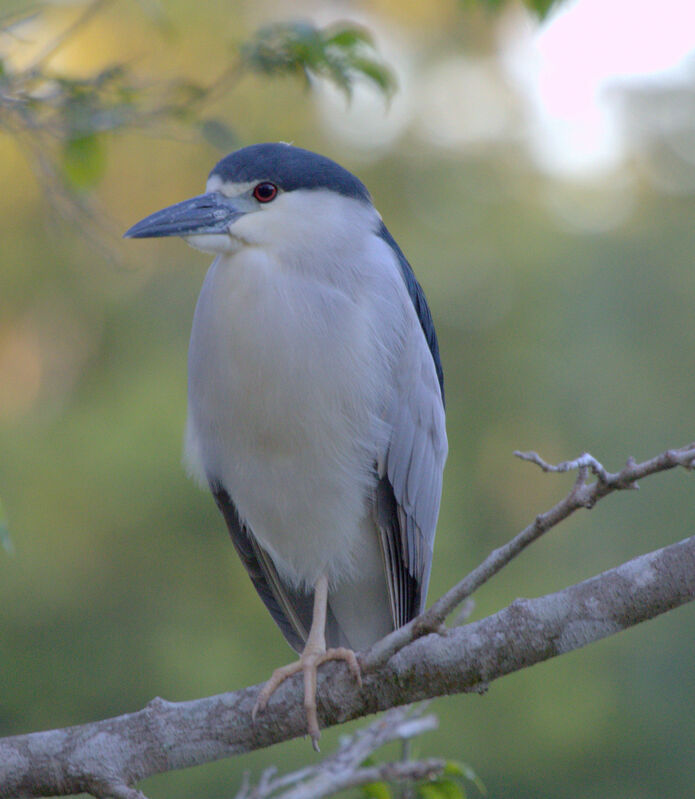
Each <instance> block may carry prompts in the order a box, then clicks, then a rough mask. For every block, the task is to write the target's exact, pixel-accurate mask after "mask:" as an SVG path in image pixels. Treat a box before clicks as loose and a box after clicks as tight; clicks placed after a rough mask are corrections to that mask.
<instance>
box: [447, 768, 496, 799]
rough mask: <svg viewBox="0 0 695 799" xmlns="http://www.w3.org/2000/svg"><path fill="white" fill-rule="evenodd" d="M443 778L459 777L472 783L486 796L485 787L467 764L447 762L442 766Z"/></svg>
mask: <svg viewBox="0 0 695 799" xmlns="http://www.w3.org/2000/svg"><path fill="white" fill-rule="evenodd" d="M444 776H445V777H461V778H462V779H466V780H468V781H469V782H472V783H473V784H474V785H475V787H476V788H477V789H478V790H479V791H480V793H482V794H483V795H486V794H487V788H486V787H485V785H484V783H483V781H482V780H481V779H480V777H479V776H478V775H477V774H476V773H475V771H473V769H472V768H471V767H470V766H469V765H468V763H461V762H460V761H458V760H448V761H447V763H446V765H445V766H444Z"/></svg>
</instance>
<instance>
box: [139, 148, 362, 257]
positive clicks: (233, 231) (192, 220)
mask: <svg viewBox="0 0 695 799" xmlns="http://www.w3.org/2000/svg"><path fill="white" fill-rule="evenodd" d="M375 219H378V215H377V213H376V211H375V210H374V207H373V205H372V202H371V198H370V196H369V192H368V191H367V189H366V188H365V186H364V184H363V183H362V182H361V181H360V180H358V179H357V178H356V177H355V176H354V175H352V174H351V173H350V172H348V171H347V170H346V169H343V167H341V166H340V165H339V164H336V163H335V162H334V161H331V160H330V159H329V158H325V157H324V156H321V155H317V154H316V153H312V152H310V151H308V150H303V149H301V148H299V147H293V146H291V145H289V144H282V143H271V144H254V145H251V146H249V147H244V148H243V149H241V150H237V151H236V152H233V153H231V154H230V155H228V156H226V157H225V158H223V159H222V160H221V161H220V162H219V163H218V164H217V165H216V166H215V167H214V169H213V170H212V172H211V173H210V176H209V178H208V182H207V187H206V192H205V194H200V195H198V196H197V197H192V198H191V199H189V200H184V201H183V202H180V203H177V204H176V205H171V206H169V207H168V208H164V209H163V210H161V211H157V212H155V213H154V214H151V215H150V216H148V217H146V218H145V219H143V220H141V221H140V222H138V223H137V224H135V225H133V227H131V228H130V230H128V231H127V232H126V233H125V236H126V238H155V237H162V236H180V237H181V238H184V239H185V240H186V241H187V242H188V243H189V244H190V245H191V246H193V247H195V248H196V249H199V250H203V251H204V252H211V253H215V254H232V253H234V252H236V251H237V250H239V249H240V248H242V247H244V246H249V245H250V246H260V247H263V246H267V247H274V246H283V247H287V246H288V245H291V244H294V245H295V247H297V248H298V249H301V248H302V242H305V241H307V240H308V239H311V240H312V241H314V242H316V234H317V231H321V232H323V233H324V234H325V235H326V236H330V237H332V238H333V239H335V237H336V236H343V237H348V236H349V235H351V232H352V234H354V230H355V228H356V226H359V225H360V224H361V223H362V222H365V221H366V222H367V223H368V225H369V227H370V228H371V227H373V224H372V223H373V220H375Z"/></svg>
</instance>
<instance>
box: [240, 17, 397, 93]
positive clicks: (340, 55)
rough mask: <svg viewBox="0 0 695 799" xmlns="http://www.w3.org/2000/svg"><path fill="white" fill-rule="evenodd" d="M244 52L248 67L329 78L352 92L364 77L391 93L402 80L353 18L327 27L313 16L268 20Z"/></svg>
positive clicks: (272, 72)
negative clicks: (310, 18) (306, 19)
mask: <svg viewBox="0 0 695 799" xmlns="http://www.w3.org/2000/svg"><path fill="white" fill-rule="evenodd" d="M241 57H242V63H243V64H244V65H245V66H246V67H247V68H249V69H252V70H255V71H257V72H262V73H264V74H282V73H285V74H297V75H304V77H305V78H306V79H307V81H308V80H309V79H310V78H311V77H312V76H316V77H321V78H324V79H326V80H329V81H331V82H332V83H334V84H335V85H336V86H338V88H340V89H342V90H343V91H344V92H345V93H346V94H347V95H348V96H349V95H350V93H351V90H352V86H353V84H354V82H355V80H356V79H360V78H366V79H367V80H369V81H371V82H372V83H373V84H374V85H375V86H376V87H377V88H379V89H380V90H381V91H382V92H383V93H385V94H391V93H392V92H393V90H394V89H395V86H396V81H395V78H394V76H393V73H392V71H391V70H390V69H389V68H388V67H387V66H386V65H385V64H384V63H382V62H381V61H380V60H379V59H378V58H377V57H376V54H375V51H374V45H373V43H372V39H371V36H370V34H369V32H368V31H366V30H365V29H364V28H361V27H359V26H356V25H352V24H350V23H341V24H340V25H333V26H331V27H330V28H325V29H321V28H317V27H316V26H314V25H313V24H311V23H310V22H286V23H276V24H274V25H268V26H265V27H263V28H261V29H260V30H259V31H258V32H257V33H256V35H255V37H254V38H253V39H251V41H249V42H248V43H247V44H246V45H245V46H244V47H243V48H242V51H241Z"/></svg>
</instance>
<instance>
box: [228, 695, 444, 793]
mask: <svg viewBox="0 0 695 799" xmlns="http://www.w3.org/2000/svg"><path fill="white" fill-rule="evenodd" d="M424 710H425V706H424V705H423V706H420V707H419V708H410V707H405V708H394V709H392V710H389V711H388V712H387V713H385V714H384V715H383V716H381V718H379V719H377V721H374V722H372V724H370V725H369V726H368V727H366V728H365V729H362V730H358V731H357V732H356V733H355V734H354V735H351V736H350V737H347V736H346V737H345V738H344V739H343V741H342V742H341V744H340V747H339V748H338V750H337V751H336V752H335V753H334V754H332V755H330V757H327V758H325V759H324V760H322V761H321V762H320V763H317V764H316V765H314V766H309V767H308V768H304V769H300V770H299V771H295V772H293V773H292V774H288V775H285V776H282V777H275V769H274V768H270V769H268V770H266V771H265V772H264V773H263V774H262V776H261V779H260V780H259V782H258V785H256V786H254V787H251V786H250V785H248V784H246V785H244V786H242V788H241V790H240V791H239V792H238V793H237V795H236V797H235V799H268V798H269V797H271V796H274V797H275V799H322V797H325V796H332V795H333V794H335V793H338V791H344V790H346V789H348V788H355V787H358V786H360V785H365V784H366V783H368V782H377V781H380V780H388V781H391V782H397V781H400V782H412V781H415V780H422V779H427V778H430V777H433V776H436V775H439V774H441V773H442V771H443V770H444V768H445V766H446V763H445V761H444V760H439V759H427V760H420V761H417V760H416V761H413V760H407V761H403V762H390V763H377V764H374V765H372V766H363V765H362V764H363V763H364V761H365V760H366V758H368V757H369V756H370V755H372V754H374V752H376V751H377V749H380V748H381V747H382V746H384V744H387V743H390V742H391V741H396V740H400V741H405V740H410V739H411V738H414V737H416V736H418V735H421V734H422V733H423V732H428V731H430V730H433V729H436V727H437V718H436V717H435V716H432V715H429V716H425V715H423V713H424ZM285 788H288V790H286V791H285V792H284V793H282V794H280V793H278V792H279V791H281V790H283V789H285Z"/></svg>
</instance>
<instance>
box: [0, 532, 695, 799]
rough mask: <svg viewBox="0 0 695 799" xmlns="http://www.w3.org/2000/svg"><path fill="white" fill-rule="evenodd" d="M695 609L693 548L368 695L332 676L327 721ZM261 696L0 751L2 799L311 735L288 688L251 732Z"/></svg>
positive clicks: (502, 629) (449, 645)
mask: <svg viewBox="0 0 695 799" xmlns="http://www.w3.org/2000/svg"><path fill="white" fill-rule="evenodd" d="M694 598H695V536H693V537H691V538H688V539H686V540H684V541H681V542H680V543H677V544H672V545H670V546H667V547H665V548H663V549H660V550H657V551H655V552H651V553H649V554H647V555H642V556H640V557H638V558H635V559H634V560H632V561H629V562H627V563H624V564H623V565H622V566H618V567H617V568H615V569H611V570H610V571H607V572H604V573H603V574H600V575H598V576H597V577H593V578H592V579H590V580H587V581H585V582H582V583H579V584H577V585H574V586H572V587H570V588H567V589H565V590H563V591H560V592H558V593H555V594H549V595H547V596H543V597H540V598H537V599H518V600H516V601H515V602H513V603H512V604H511V605H510V606H508V607H507V608H505V609H504V610H501V611H499V612H498V613H495V614H494V615H492V616H489V617H487V618H485V619H482V620H480V621H476V622H473V623H471V624H467V625H464V626H461V627H455V628H452V629H450V630H445V631H442V632H441V633H438V634H434V635H428V636H426V637H422V638H419V639H418V640H415V641H413V642H412V643H410V644H409V645H408V646H406V647H405V648H403V649H402V651H400V652H398V653H397V654H395V655H394V656H393V657H392V658H391V659H390V660H389V661H388V662H387V663H385V664H384V665H382V666H381V667H380V668H379V669H378V670H376V671H372V672H371V673H368V674H365V675H364V683H363V687H362V689H358V688H357V687H356V686H355V683H354V680H353V679H352V677H351V675H349V673H348V671H347V668H346V667H345V666H344V665H343V664H327V665H326V667H325V671H323V673H321V674H320V677H319V719H320V721H321V723H322V726H324V727H326V726H331V725H334V724H339V723H342V722H344V721H348V720H349V719H354V718H358V717H361V716H365V715H367V714H368V713H374V712H376V711H379V710H385V709H388V708H391V707H395V706H398V705H402V704H405V703H409V702H413V701H419V700H421V699H426V698H430V697H435V696H442V695H445V694H452V693H457V692H473V691H476V692H479V691H480V690H482V689H484V688H485V687H486V686H487V685H488V684H489V683H490V682H492V681H493V680H496V679H498V678H499V677H502V676H504V675H505V674H509V673H511V672H513V671H517V670H519V669H522V668H526V667H528V666H531V665H533V664H534V663H539V662H541V661H544V660H548V659H549V658H552V657H556V656H557V655H561V654H564V653H565V652H569V651H572V650H573V649H577V648H579V647H582V646H584V645H586V644H588V643H591V642H592V641H597V640H599V639H601V638H604V637H606V636H609V635H613V634H615V633H617V632H619V631H621V630H624V629H626V628H628V627H631V626H633V625H635V624H638V623H639V622H642V621H645V620H647V619H651V618H653V617H654V616H657V615H659V614H660V613H664V612H665V611H667V610H670V609H671V608H675V607H677V606H679V605H682V604H684V603H686V602H689V601H691V600H692V599H694ZM260 688H261V686H254V687H250V688H245V689H243V690H241V691H237V692H235V693H227V694H221V695H218V696H212V697H208V698H206V699H198V700H195V701H191V702H180V703H174V702H166V701H165V700H163V699H155V700H153V701H152V702H150V703H149V704H148V705H147V707H145V708H144V709H143V710H141V711H139V712H137V713H130V714H127V715H124V716H118V717H116V718H111V719H106V720H104V721H98V722H94V723H92V724H85V725H82V726H78V727H69V728H65V729H61V730H50V731H47V732H38V733H32V734H29V735H18V736H14V737H11V738H4V739H0V799H13V798H14V797H23V798H25V797H39V796H47V795H61V796H66V795H70V794H73V793H79V792H81V791H85V792H89V793H92V794H93V795H95V796H106V795H109V794H108V793H106V788H107V787H108V786H114V785H134V784H135V783H137V782H138V781H140V780H142V779H144V778H145V777H148V776H151V775H153V774H158V773H161V772H164V771H169V770H173V769H177V768H185V767H188V766H193V765H200V764H202V763H207V762H211V761H213V760H218V759H221V758H223V757H229V756H232V755H236V754H240V753H241V752H246V751H250V750H252V749H258V748H261V747H265V746H270V745H271V744H274V743H278V742H279V741H284V740H289V739H290V738H295V737H298V736H300V735H303V734H304V732H305V726H306V719H305V717H304V712H303V707H302V703H301V699H300V697H301V678H291V679H289V680H287V682H286V683H285V684H284V685H282V686H281V687H280V688H279V689H278V691H277V693H276V694H275V696H274V697H273V699H272V701H271V702H270V704H269V705H268V708H267V709H266V711H265V713H264V714H263V717H262V718H259V720H258V721H257V722H256V723H255V724H251V721H250V719H251V708H252V707H253V705H254V702H255V700H256V696H257V693H258V691H259V690H260ZM112 795H113V794H112ZM121 796H122V797H123V799H135V797H136V796H137V794H131V795H127V794H123V793H121ZM138 799H141V797H138Z"/></svg>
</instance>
